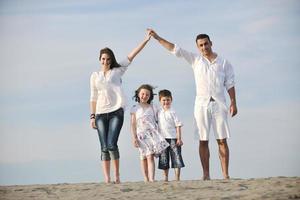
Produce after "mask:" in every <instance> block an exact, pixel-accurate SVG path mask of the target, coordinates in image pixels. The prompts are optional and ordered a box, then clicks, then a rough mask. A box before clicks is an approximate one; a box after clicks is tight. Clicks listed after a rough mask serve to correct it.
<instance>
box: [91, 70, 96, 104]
mask: <svg viewBox="0 0 300 200" xmlns="http://www.w3.org/2000/svg"><path fill="white" fill-rule="evenodd" d="M96 76H97V74H96V72H93V73H92V75H91V78H90V89H91V96H90V101H91V102H92V101H93V102H96V101H97V97H98V90H97V88H96Z"/></svg>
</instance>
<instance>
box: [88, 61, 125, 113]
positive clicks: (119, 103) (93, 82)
mask: <svg viewBox="0 0 300 200" xmlns="http://www.w3.org/2000/svg"><path fill="white" fill-rule="evenodd" d="M119 64H120V65H121V67H118V68H113V69H111V70H109V71H108V72H107V73H106V75H105V76H104V72H103V71H99V72H93V73H92V75H91V78H90V87H91V96H90V101H93V102H96V114H102V113H109V112H113V111H115V110H117V109H119V108H121V107H125V105H126V97H125V94H124V92H123V89H122V88H121V85H122V79H121V77H122V76H123V74H124V73H125V71H126V70H127V68H128V66H129V64H130V61H129V60H128V59H126V60H124V61H122V62H120V63H119Z"/></svg>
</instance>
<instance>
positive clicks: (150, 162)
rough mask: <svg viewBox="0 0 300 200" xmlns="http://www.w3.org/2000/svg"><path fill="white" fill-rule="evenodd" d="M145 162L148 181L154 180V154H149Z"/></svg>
mask: <svg viewBox="0 0 300 200" xmlns="http://www.w3.org/2000/svg"><path fill="white" fill-rule="evenodd" d="M147 163H148V177H149V181H150V182H154V175H155V162H154V156H153V155H149V156H147Z"/></svg>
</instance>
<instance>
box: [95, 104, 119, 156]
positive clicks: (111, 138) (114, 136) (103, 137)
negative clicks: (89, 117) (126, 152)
mask: <svg viewBox="0 0 300 200" xmlns="http://www.w3.org/2000/svg"><path fill="white" fill-rule="evenodd" d="M123 121H124V110H123V108H119V109H118V110H116V111H113V112H110V113H104V114H97V115H96V126H97V131H98V136H99V140H100V144H101V160H111V159H112V160H117V159H119V158H120V155H119V148H118V144H117V143H118V139H119V135H120V131H121V128H122V126H123Z"/></svg>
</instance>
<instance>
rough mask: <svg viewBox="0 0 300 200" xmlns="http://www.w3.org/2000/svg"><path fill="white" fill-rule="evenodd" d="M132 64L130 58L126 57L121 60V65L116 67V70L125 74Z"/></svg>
mask: <svg viewBox="0 0 300 200" xmlns="http://www.w3.org/2000/svg"><path fill="white" fill-rule="evenodd" d="M130 64H131V62H130V61H129V60H128V58H127V57H126V59H124V60H122V61H121V62H119V65H120V66H121V67H119V68H116V70H118V71H119V72H120V74H121V75H123V74H124V73H125V72H126V70H127V69H128V66H129V65H130Z"/></svg>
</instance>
